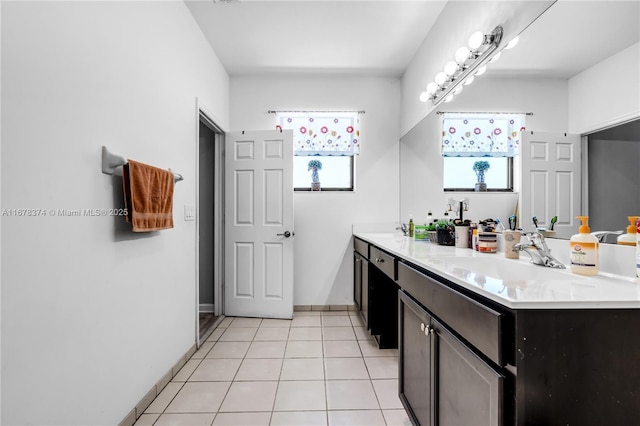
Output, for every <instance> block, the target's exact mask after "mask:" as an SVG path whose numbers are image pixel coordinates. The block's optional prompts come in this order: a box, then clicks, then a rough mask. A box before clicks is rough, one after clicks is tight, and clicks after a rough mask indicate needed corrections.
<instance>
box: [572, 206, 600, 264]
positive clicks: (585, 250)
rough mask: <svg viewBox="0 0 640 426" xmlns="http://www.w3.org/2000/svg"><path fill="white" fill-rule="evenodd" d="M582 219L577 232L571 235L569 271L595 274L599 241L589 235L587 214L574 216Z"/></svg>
mask: <svg viewBox="0 0 640 426" xmlns="http://www.w3.org/2000/svg"><path fill="white" fill-rule="evenodd" d="M576 219H580V220H581V221H582V225H580V228H578V233H577V234H575V235H573V236H572V237H571V240H570V241H569V244H570V245H571V272H573V273H576V274H580V275H596V274H597V273H598V270H599V266H598V250H599V248H600V243H599V242H598V238H596V237H595V236H593V235H591V234H590V233H589V232H590V231H591V230H590V229H589V226H588V225H587V221H588V220H589V216H576Z"/></svg>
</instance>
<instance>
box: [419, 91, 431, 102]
mask: <svg viewBox="0 0 640 426" xmlns="http://www.w3.org/2000/svg"><path fill="white" fill-rule="evenodd" d="M429 98H431V95H429V94H428V93H427V92H426V91H425V92H422V93H420V102H422V103H424V102H427V101H428V100H429Z"/></svg>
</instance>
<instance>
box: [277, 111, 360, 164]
mask: <svg viewBox="0 0 640 426" xmlns="http://www.w3.org/2000/svg"><path fill="white" fill-rule="evenodd" d="M276 117H277V123H278V124H277V126H276V127H277V128H278V129H281V130H282V129H292V130H293V148H294V154H295V155H322V156H334V155H335V156H340V155H342V156H353V155H357V154H358V153H359V151H360V129H359V127H360V126H359V121H360V120H359V117H358V113H357V112H278V113H277V115H276Z"/></svg>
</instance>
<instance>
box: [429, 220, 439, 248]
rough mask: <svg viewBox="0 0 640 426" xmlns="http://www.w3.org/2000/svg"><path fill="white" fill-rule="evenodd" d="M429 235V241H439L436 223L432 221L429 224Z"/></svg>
mask: <svg viewBox="0 0 640 426" xmlns="http://www.w3.org/2000/svg"><path fill="white" fill-rule="evenodd" d="M427 235H429V241H431V242H432V243H437V242H438V235H437V232H436V224H435V223H430V224H428V225H427Z"/></svg>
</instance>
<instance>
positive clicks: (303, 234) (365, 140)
mask: <svg viewBox="0 0 640 426" xmlns="http://www.w3.org/2000/svg"><path fill="white" fill-rule="evenodd" d="M298 109H303V110H365V111H366V113H365V114H364V115H362V117H361V141H362V148H361V153H360V155H359V156H358V157H357V159H356V173H357V174H356V191H355V192H329V191H321V192H304V193H301V192H297V193H295V195H294V208H295V215H294V220H295V233H296V236H295V257H294V262H295V269H294V283H295V284H294V286H295V287H294V303H295V304H296V305H327V304H328V305H345V304H352V303H353V254H352V245H351V225H352V224H353V223H362V222H367V223H370V222H393V221H396V220H398V205H399V196H398V179H399V177H398V164H399V160H398V134H399V127H398V126H399V120H400V81H399V80H398V79H394V78H373V77H372V78H369V77H340V76H332V77H313V76H305V77H294V76H285V77H233V78H232V79H231V98H230V115H231V129H233V130H257V129H273V128H275V124H276V123H275V116H274V115H273V114H268V113H267V111H268V110H298Z"/></svg>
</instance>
